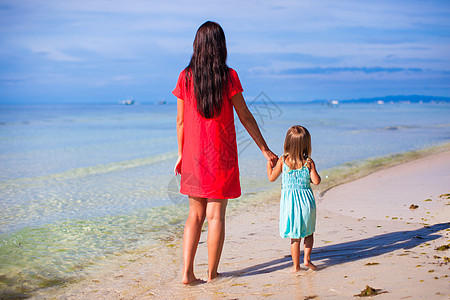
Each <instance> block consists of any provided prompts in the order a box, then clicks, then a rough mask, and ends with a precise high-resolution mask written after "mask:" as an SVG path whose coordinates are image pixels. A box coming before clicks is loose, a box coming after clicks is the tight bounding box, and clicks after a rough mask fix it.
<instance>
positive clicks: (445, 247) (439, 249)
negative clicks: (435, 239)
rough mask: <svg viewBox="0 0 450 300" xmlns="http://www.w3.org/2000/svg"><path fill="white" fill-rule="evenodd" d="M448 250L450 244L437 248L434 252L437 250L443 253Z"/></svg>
mask: <svg viewBox="0 0 450 300" xmlns="http://www.w3.org/2000/svg"><path fill="white" fill-rule="evenodd" d="M448 249H450V244H447V245H442V246H439V247H437V248H436V249H435V250H437V251H445V250H448Z"/></svg>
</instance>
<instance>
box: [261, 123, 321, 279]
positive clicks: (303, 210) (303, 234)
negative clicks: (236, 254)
mask: <svg viewBox="0 0 450 300" xmlns="http://www.w3.org/2000/svg"><path fill="white" fill-rule="evenodd" d="M310 156H311V136H310V134H309V132H308V130H307V129H306V128H305V127H302V126H299V125H295V126H292V127H291V128H289V130H288V132H287V134H286V139H285V141H284V155H283V156H281V157H280V158H279V159H278V162H277V164H276V166H275V167H274V168H273V169H272V167H271V166H270V164H269V163H268V164H267V176H268V177H269V180H270V181H275V180H276V179H277V178H278V176H280V174H281V173H283V176H282V188H281V199H280V235H281V237H282V238H286V237H290V238H291V254H292V262H293V263H294V266H293V272H298V271H299V270H300V240H301V238H305V241H304V245H305V250H304V257H303V261H304V264H305V266H306V267H308V268H310V269H312V270H314V269H315V268H316V266H315V265H314V264H313V263H312V262H311V250H312V247H313V243H314V236H313V233H314V230H315V226H316V202H315V200H314V195H313V193H312V191H311V186H310V182H312V183H313V184H316V185H317V184H319V183H320V180H321V179H320V176H319V174H318V173H317V170H316V166H315V164H314V161H313V160H312V159H311V158H310Z"/></svg>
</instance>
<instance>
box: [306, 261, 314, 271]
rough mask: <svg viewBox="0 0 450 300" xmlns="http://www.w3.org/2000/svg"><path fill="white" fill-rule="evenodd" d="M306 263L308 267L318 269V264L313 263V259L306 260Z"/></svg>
mask: <svg viewBox="0 0 450 300" xmlns="http://www.w3.org/2000/svg"><path fill="white" fill-rule="evenodd" d="M304 264H305V267H308V268H310V269H311V270H315V269H316V265H315V264H313V263H312V262H311V261H305V262H304Z"/></svg>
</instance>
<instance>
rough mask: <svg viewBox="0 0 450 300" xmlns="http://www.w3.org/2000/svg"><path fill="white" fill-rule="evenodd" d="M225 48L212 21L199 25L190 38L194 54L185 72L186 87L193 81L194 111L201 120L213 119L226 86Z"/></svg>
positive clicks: (221, 30) (219, 30) (219, 33)
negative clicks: (202, 118) (198, 114)
mask: <svg viewBox="0 0 450 300" xmlns="http://www.w3.org/2000/svg"><path fill="white" fill-rule="evenodd" d="M226 62H227V45H226V41H225V33H224V32H223V29H222V27H220V25H219V24H217V23H215V22H211V21H208V22H205V23H203V25H201V26H200V27H199V28H198V30H197V34H196V35H195V39H194V52H193V54H192V57H191V61H190V62H189V65H188V66H187V67H186V69H185V74H186V79H187V80H186V87H187V88H189V87H190V84H191V80H194V92H195V96H196V99H197V110H198V112H199V113H200V115H201V116H202V117H204V118H207V119H211V118H214V117H217V116H218V115H219V114H220V111H221V109H222V103H223V97H224V91H225V89H226V88H227V87H228V81H229V69H228V66H227V63H226Z"/></svg>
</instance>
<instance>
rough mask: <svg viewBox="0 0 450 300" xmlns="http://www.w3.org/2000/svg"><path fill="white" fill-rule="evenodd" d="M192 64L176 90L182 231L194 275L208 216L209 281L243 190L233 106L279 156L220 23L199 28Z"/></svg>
mask: <svg viewBox="0 0 450 300" xmlns="http://www.w3.org/2000/svg"><path fill="white" fill-rule="evenodd" d="M193 46H194V51H193V54H192V58H191V60H190V63H189V65H188V66H187V67H186V68H185V69H184V70H183V71H182V72H181V73H180V76H179V78H178V82H177V86H176V88H175V90H174V91H173V92H172V93H173V94H174V95H175V96H176V97H177V138H178V160H177V162H176V164H175V174H181V188H180V192H181V193H182V194H185V195H187V196H188V197H189V215H188V218H187V221H186V225H185V228H184V237H183V260H184V266H183V279H182V283H184V284H189V283H192V282H194V281H196V280H197V278H196V277H195V275H194V257H195V253H196V251H197V246H198V242H199V239H200V234H201V229H202V225H203V222H204V220H205V217H206V218H207V221H208V241H207V244H208V266H209V271H208V282H210V281H211V280H212V279H214V278H216V277H217V275H218V273H217V267H218V265H219V260H220V255H221V253H222V249H223V243H224V239H225V210H226V206H227V203H228V199H230V198H237V197H239V196H240V195H241V187H240V183H239V166H238V155H237V146H236V131H235V127H234V119H233V117H234V116H233V108H234V109H235V110H236V113H237V115H238V116H239V120H240V121H241V123H242V124H243V125H244V127H245V129H246V130H247V131H248V133H249V134H250V136H251V137H252V138H253V140H254V141H255V142H256V144H257V145H258V147H259V148H260V149H261V151H262V154H263V155H264V156H265V157H266V158H267V159H268V160H269V161H270V162H271V163H272V164H273V165H274V164H275V163H276V161H277V159H278V157H277V156H276V155H275V154H274V153H272V151H270V149H269V148H268V147H267V144H266V142H265V141H264V138H263V137H262V135H261V132H260V130H259V128H258V125H257V123H256V121H255V118H254V117H253V115H252V114H251V112H250V111H249V109H248V108H247V105H246V103H245V100H244V97H243V96H242V92H243V89H242V86H241V83H240V81H239V77H238V75H237V73H236V71H234V70H233V69H231V68H228V66H227V64H226V60H227V48H226V42H225V34H224V32H223V30H222V28H221V27H220V25H219V24H217V23H215V22H210V21H208V22H206V23H204V24H203V25H202V26H200V28H199V29H198V30H197V34H196V36H195V39H194V45H193Z"/></svg>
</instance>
